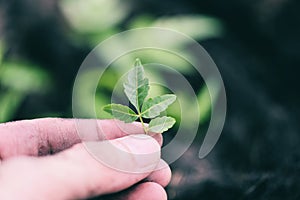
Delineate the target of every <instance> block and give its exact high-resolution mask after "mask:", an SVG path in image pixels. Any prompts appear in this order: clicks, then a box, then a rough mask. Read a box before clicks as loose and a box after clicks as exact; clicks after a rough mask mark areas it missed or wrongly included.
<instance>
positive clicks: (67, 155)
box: [0, 135, 160, 199]
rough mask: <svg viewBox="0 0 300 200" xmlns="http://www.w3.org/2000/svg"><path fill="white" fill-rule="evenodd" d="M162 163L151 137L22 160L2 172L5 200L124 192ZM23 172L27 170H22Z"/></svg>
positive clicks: (82, 146) (14, 160) (8, 164)
mask: <svg viewBox="0 0 300 200" xmlns="http://www.w3.org/2000/svg"><path fill="white" fill-rule="evenodd" d="M159 161H160V146H159V144H158V143H157V141H156V140H154V139H153V138H151V137H149V136H146V135H143V136H141V135H135V136H133V135H130V136H126V137H123V138H118V139H114V140H106V141H101V142H89V143H85V144H83V143H81V144H77V145H75V146H73V147H72V148H70V149H68V150H65V151H63V152H61V153H58V154H56V155H53V156H47V157H42V158H34V157H16V158H12V159H8V160H6V161H4V162H3V163H2V165H1V168H0V174H1V178H0V199H20V198H22V199H82V198H88V197H90V196H95V195H103V194H109V193H115V192H118V191H121V190H124V189H126V188H128V187H130V186H132V185H134V184H136V183H137V182H139V181H140V180H142V179H144V178H146V177H147V176H148V175H149V174H150V173H151V170H152V171H153V170H154V169H155V167H156V165H157V164H158V163H159ZM20 169H22V170H20Z"/></svg>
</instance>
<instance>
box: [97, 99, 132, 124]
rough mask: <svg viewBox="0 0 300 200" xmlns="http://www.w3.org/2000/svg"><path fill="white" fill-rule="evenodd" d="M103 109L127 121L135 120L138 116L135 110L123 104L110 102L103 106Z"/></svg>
mask: <svg viewBox="0 0 300 200" xmlns="http://www.w3.org/2000/svg"><path fill="white" fill-rule="evenodd" d="M103 110H104V111H105V112H108V113H110V114H111V115H112V116H113V117H114V118H116V119H119V120H121V121H124V122H125V123H130V122H134V121H135V120H136V119H137V118H138V115H136V114H135V112H134V111H133V110H131V109H130V108H129V107H127V106H123V105H121V104H108V105H106V106H104V107H103Z"/></svg>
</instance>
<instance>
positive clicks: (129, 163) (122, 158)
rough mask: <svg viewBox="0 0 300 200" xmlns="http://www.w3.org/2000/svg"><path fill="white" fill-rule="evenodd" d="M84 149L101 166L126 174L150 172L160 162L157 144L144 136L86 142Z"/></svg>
mask: <svg viewBox="0 0 300 200" xmlns="http://www.w3.org/2000/svg"><path fill="white" fill-rule="evenodd" d="M95 143H96V144H95ZM86 147H87V148H88V150H89V151H90V153H92V154H93V155H94V156H95V157H96V158H97V160H99V161H100V162H101V163H102V164H105V165H106V166H108V167H110V168H113V169H116V170H119V171H123V172H128V173H149V172H152V171H153V170H155V169H156V167H157V165H158V163H159V161H160V146H159V144H158V143H157V141H156V140H155V139H153V138H152V137H150V136H148V135H145V134H140V135H129V136H125V137H122V138H118V139H114V140H106V141H102V142H88V143H86Z"/></svg>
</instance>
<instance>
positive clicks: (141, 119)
mask: <svg viewBox="0 0 300 200" xmlns="http://www.w3.org/2000/svg"><path fill="white" fill-rule="evenodd" d="M138 115H139V119H140V122H141V124H142V126H143V129H144V131H145V134H148V130H147V127H146V126H145V124H144V121H143V118H142V115H141V113H140V111H139V110H138Z"/></svg>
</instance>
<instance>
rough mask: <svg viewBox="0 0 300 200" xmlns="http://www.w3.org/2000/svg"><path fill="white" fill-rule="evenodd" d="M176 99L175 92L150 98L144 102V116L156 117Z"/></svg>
mask: <svg viewBox="0 0 300 200" xmlns="http://www.w3.org/2000/svg"><path fill="white" fill-rule="evenodd" d="M175 100H176V96H175V95H174V94H165V95H162V96H157V97H154V98H153V99H152V98H150V99H148V100H147V101H146V102H144V104H143V107H142V112H141V113H142V117H144V118H154V117H157V116H158V115H159V114H160V113H161V112H163V111H164V110H166V109H167V108H168V106H169V105H171V104H172V103H173V102H174V101H175Z"/></svg>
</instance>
